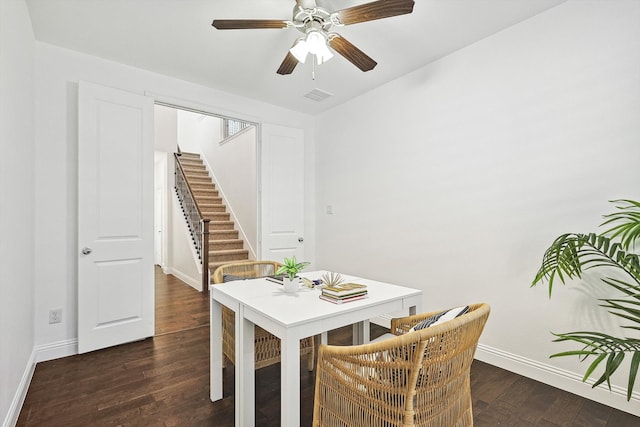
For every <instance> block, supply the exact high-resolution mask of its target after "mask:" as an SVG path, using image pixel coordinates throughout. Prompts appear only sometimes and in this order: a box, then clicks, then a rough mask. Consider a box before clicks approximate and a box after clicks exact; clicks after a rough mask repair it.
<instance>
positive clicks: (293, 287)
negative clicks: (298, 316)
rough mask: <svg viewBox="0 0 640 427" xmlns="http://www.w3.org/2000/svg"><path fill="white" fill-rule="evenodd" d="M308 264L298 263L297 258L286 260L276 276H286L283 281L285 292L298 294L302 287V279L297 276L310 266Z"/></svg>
mask: <svg viewBox="0 0 640 427" xmlns="http://www.w3.org/2000/svg"><path fill="white" fill-rule="evenodd" d="M308 265H309V263H308V262H298V261H297V260H296V257H295V256H292V257H291V258H285V259H284V263H283V265H282V266H281V267H280V268H279V269H278V271H276V274H284V275H285V277H284V278H283V279H282V282H283V283H284V291H285V292H296V291H297V290H298V288H299V286H300V278H299V277H296V275H297V274H298V273H299V272H301V271H302V270H304V268H305V267H306V266H308Z"/></svg>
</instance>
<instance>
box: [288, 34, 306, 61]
mask: <svg viewBox="0 0 640 427" xmlns="http://www.w3.org/2000/svg"><path fill="white" fill-rule="evenodd" d="M289 52H291V54H292V55H293V56H295V58H296V59H297V60H298V62H300V63H302V64H304V61H306V60H307V55H308V54H309V46H308V45H307V42H306V41H305V39H303V38H299V39H298V40H296V42H295V44H294V45H293V47H292V48H291V49H289Z"/></svg>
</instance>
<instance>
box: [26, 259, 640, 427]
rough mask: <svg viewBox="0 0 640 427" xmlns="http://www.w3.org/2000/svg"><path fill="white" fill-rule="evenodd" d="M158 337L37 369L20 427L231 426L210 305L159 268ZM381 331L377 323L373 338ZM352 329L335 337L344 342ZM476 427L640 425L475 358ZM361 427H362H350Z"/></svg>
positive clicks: (273, 421) (263, 398) (259, 405)
mask: <svg viewBox="0 0 640 427" xmlns="http://www.w3.org/2000/svg"><path fill="white" fill-rule="evenodd" d="M156 296H157V308H156V332H157V335H156V336H155V337H154V338H151V339H147V340H144V341H139V342H135V343H130V344H125V345H121V346H117V347H112V348H108V349H104V350H100V351H95V352H92V353H88V354H83V355H77V356H71V357H66V358H62V359H57V360H52V361H48V362H42V363H38V365H37V367H36V371H35V374H34V376H33V379H32V381H31V385H30V387H29V391H28V394H27V397H26V400H25V403H24V405H23V408H22V411H21V413H20V418H19V420H18V423H17V425H18V426H65V427H67V426H216V427H226V426H232V425H233V421H234V389H233V387H234V377H233V370H232V369H227V370H226V372H225V376H224V398H223V399H222V400H220V401H218V402H215V403H212V402H211V401H209V326H208V300H207V298H206V296H204V295H202V294H200V293H198V292H196V291H195V290H193V289H192V288H191V287H189V286H188V285H186V284H184V283H182V282H180V281H179V280H177V279H175V278H174V277H172V276H165V275H164V274H162V272H161V271H159V270H157V279H156ZM382 332H384V329H383V328H381V327H379V326H376V325H372V331H371V335H372V337H376V336H378V335H379V334H381V333H382ZM350 340H351V329H350V328H342V329H339V330H336V331H332V332H331V333H330V334H329V342H330V343H332V344H348V343H349V341H350ZM301 365H302V366H301V371H300V372H301V399H302V403H301V425H302V426H309V425H311V416H312V409H313V387H314V375H313V373H309V372H307V370H306V369H305V367H304V364H301ZM471 389H472V395H473V405H474V406H473V407H474V423H475V426H476V427H494V426H545V427H551V426H604V427H626V426H629V427H631V426H640V418H637V417H634V416H632V415H629V414H626V413H624V412H621V411H617V410H613V409H611V408H609V407H607V406H604V405H601V404H598V403H595V402H592V401H589V400H586V399H583V398H580V397H578V396H575V395H572V394H570V393H566V392H563V391H561V390H558V389H555V388H553V387H550V386H547V385H545V384H542V383H539V382H536V381H533V380H530V379H528V378H524V377H521V376H519V375H516V374H513V373H511V372H508V371H505V370H503V369H499V368H496V367H494V366H491V365H488V364H486V363H482V362H479V361H475V362H474V363H473V366H472V372H471ZM256 424H257V425H258V426H261V427H270V426H274V427H275V426H279V424H280V365H274V366H270V367H266V368H263V369H260V370H258V371H256ZM354 427H358V426H354Z"/></svg>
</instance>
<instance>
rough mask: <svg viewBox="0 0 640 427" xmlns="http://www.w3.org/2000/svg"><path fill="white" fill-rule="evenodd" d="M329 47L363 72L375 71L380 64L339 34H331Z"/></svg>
mask: <svg viewBox="0 0 640 427" xmlns="http://www.w3.org/2000/svg"><path fill="white" fill-rule="evenodd" d="M329 46H331V47H332V48H333V50H335V51H336V52H338V53H339V54H340V55H342V56H344V57H345V58H346V59H347V60H348V61H349V62H351V63H352V64H353V65H355V66H356V67H358V68H360V69H361V70H362V71H369V70H373V69H374V68H375V66H376V65H378V63H377V62H376V61H374V60H373V59H371V58H370V57H369V55H367V54H366V53H364V52H363V51H361V50H360V49H358V48H357V47H355V45H353V44H352V43H351V42H350V41H348V40H347V39H345V38H344V37H342V36H341V35H339V34H335V33H333V34H331V35H330V37H329Z"/></svg>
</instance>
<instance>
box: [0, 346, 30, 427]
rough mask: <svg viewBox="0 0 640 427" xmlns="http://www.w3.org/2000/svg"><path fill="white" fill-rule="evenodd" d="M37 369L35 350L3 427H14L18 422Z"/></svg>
mask: <svg viewBox="0 0 640 427" xmlns="http://www.w3.org/2000/svg"><path fill="white" fill-rule="evenodd" d="M35 369H36V350H35V348H34V350H33V351H32V352H31V356H30V357H29V360H28V361H27V365H26V366H25V368H24V372H23V373H22V377H21V378H20V383H19V384H18V388H17V389H16V393H15V394H14V396H13V399H12V400H11V405H10V406H9V411H8V412H7V416H6V417H5V418H4V421H3V422H2V427H13V426H15V425H16V423H17V422H18V417H19V416H20V411H21V410H22V405H23V404H24V399H25V398H26V397H27V391H28V390H29V384H31V378H33V372H34V371H35Z"/></svg>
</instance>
